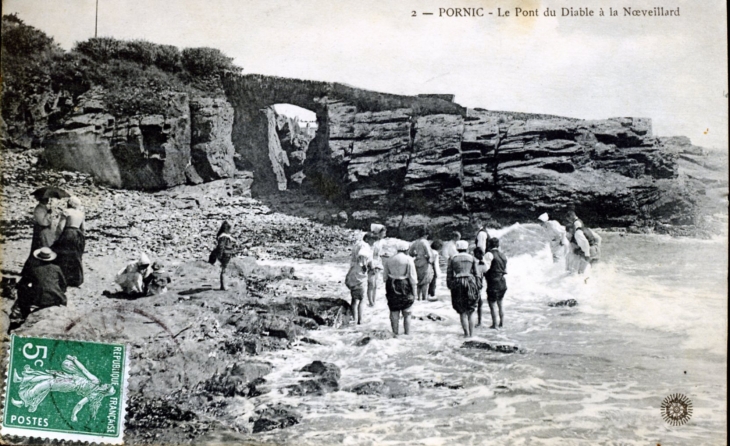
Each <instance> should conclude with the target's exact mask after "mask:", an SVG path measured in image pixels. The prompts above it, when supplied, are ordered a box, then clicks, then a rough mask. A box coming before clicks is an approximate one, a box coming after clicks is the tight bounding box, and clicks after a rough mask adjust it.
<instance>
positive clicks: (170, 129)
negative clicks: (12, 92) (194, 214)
mask: <svg viewBox="0 0 730 446" xmlns="http://www.w3.org/2000/svg"><path fill="white" fill-rule="evenodd" d="M157 99H158V100H159V101H163V102H164V103H165V107H164V109H165V114H138V115H133V116H129V117H117V116H114V115H112V114H110V113H109V111H108V107H107V104H106V101H107V97H106V92H105V90H104V89H102V88H92V89H91V90H89V91H88V92H86V93H84V94H82V95H81V96H79V97H78V98H77V100H76V103H75V104H74V106H73V111H72V112H71V113H70V114H69V115H67V116H66V117H65V118H64V119H63V120H62V121H61V122H60V127H61V128H60V129H58V130H55V131H53V132H51V133H50V134H49V135H48V136H46V137H45V140H44V143H43V145H44V148H45V150H44V155H43V160H44V162H45V163H46V165H47V166H48V167H51V168H55V169H61V170H75V171H79V172H84V173H89V174H91V175H93V176H94V177H95V178H96V180H97V181H99V182H101V183H102V184H106V185H109V186H112V187H118V188H126V189H141V190H159V189H165V188H168V187H172V186H176V185H179V184H183V183H186V182H191V183H200V182H203V181H213V180H217V179H221V178H228V177H231V176H233V174H234V172H235V166H234V162H233V155H234V149H233V144H232V143H231V128H232V124H233V108H232V107H231V105H230V104H229V103H228V102H227V101H226V100H225V99H223V98H207V97H195V98H192V99H191V98H190V97H189V95H188V94H187V93H181V92H173V91H166V92H160V93H159V94H158V98H157Z"/></svg>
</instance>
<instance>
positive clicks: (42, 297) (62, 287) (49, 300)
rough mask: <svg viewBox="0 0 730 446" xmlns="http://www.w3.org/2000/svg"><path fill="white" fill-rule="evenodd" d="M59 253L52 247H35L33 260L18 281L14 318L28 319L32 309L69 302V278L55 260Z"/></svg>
mask: <svg viewBox="0 0 730 446" xmlns="http://www.w3.org/2000/svg"><path fill="white" fill-rule="evenodd" d="M55 259H56V253H55V252H53V251H52V250H51V248H39V249H36V250H35V251H33V260H31V261H29V262H28V263H27V268H26V269H25V270H24V272H23V276H22V277H21V279H20V281H19V282H18V297H17V299H16V300H15V304H14V305H13V309H12V310H11V318H12V319H19V320H25V319H26V318H27V317H28V314H30V313H31V312H32V311H35V310H39V309H41V308H46V307H52V306H56V305H66V279H65V278H64V277H63V273H62V272H61V268H60V267H59V266H58V265H56V264H54V263H52V262H53V261H54V260H55Z"/></svg>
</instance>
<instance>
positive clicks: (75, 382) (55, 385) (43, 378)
mask: <svg viewBox="0 0 730 446" xmlns="http://www.w3.org/2000/svg"><path fill="white" fill-rule="evenodd" d="M61 369H62V370H61V371H58V370H46V371H40V370H33V369H32V368H31V367H30V366H29V365H26V366H25V369H24V370H23V372H22V376H19V375H18V373H17V372H16V371H15V370H13V378H12V379H13V383H15V384H20V391H19V392H18V396H19V397H20V400H16V399H14V398H11V400H10V402H11V404H12V405H13V406H15V407H23V406H25V407H27V408H28V412H31V413H33V412H35V411H36V410H38V406H39V405H40V404H41V403H42V402H43V400H44V399H45V398H46V396H48V394H49V393H51V392H64V393H66V392H76V393H77V394H79V395H80V396H81V397H82V398H81V400H80V401H79V402H78V403H76V406H74V408H73V412H72V413H71V421H73V422H76V421H78V414H79V412H80V411H81V409H83V408H84V406H85V405H86V404H87V403H91V406H90V407H91V409H90V411H91V418H94V419H96V413H97V412H98V411H99V407H100V406H101V401H102V400H103V399H104V397H106V396H111V395H114V393H115V390H114V387H112V386H111V385H109V384H101V382H100V381H99V378H97V377H96V376H94V375H93V374H91V372H89V371H88V370H87V369H86V367H84V365H83V364H81V363H80V362H79V361H78V359H77V358H76V357H75V356H71V355H66V359H64V361H63V362H62V363H61Z"/></svg>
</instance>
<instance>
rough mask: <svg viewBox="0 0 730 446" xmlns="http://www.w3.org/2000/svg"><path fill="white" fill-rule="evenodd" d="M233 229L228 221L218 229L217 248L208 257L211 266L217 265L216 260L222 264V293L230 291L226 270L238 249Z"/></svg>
mask: <svg viewBox="0 0 730 446" xmlns="http://www.w3.org/2000/svg"><path fill="white" fill-rule="evenodd" d="M232 229H233V227H232V226H231V224H230V223H228V222H227V221H224V222H223V223H222V224H221V227H220V229H218V234H217V235H216V246H215V248H214V249H213V251H211V253H210V256H209V257H208V262H209V263H210V264H211V265H215V262H216V260H217V261H219V262H220V264H221V275H220V282H221V288H220V289H221V291H226V290H227V289H228V285H226V270H227V268H228V263H229V262H230V261H231V258H232V257H233V254H234V250H235V247H236V241H235V240H234V239H233V236H232V235H231V230H232Z"/></svg>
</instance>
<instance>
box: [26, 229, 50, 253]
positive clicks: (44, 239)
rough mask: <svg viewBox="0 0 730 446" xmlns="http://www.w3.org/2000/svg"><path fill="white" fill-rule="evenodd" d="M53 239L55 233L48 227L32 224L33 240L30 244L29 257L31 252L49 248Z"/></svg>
mask: <svg viewBox="0 0 730 446" xmlns="http://www.w3.org/2000/svg"><path fill="white" fill-rule="evenodd" d="M55 238H56V234H55V231H54V230H53V229H52V228H51V227H50V226H41V225H39V224H38V223H34V224H33V239H32V241H31V242H30V255H33V251H35V250H36V249H40V248H50V247H51V245H52V244H53V241H54V239H55Z"/></svg>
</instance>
